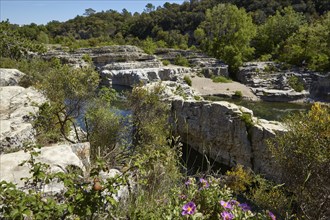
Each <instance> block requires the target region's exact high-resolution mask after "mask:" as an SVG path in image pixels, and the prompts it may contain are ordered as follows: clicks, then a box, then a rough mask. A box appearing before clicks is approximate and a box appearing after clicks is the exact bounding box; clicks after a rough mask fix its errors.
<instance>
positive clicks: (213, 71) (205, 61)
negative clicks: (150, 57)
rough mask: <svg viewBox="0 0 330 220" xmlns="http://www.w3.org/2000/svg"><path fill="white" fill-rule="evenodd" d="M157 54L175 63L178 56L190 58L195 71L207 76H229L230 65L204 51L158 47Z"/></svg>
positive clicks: (160, 57) (189, 60)
mask: <svg viewBox="0 0 330 220" xmlns="http://www.w3.org/2000/svg"><path fill="white" fill-rule="evenodd" d="M155 55H156V56H157V57H158V58H159V59H161V60H168V61H170V62H171V63H174V61H175V58H176V57H178V56H181V57H184V58H186V59H187V60H188V62H189V64H190V66H192V67H193V71H195V72H201V73H202V74H203V75H204V76H205V77H211V76H225V77H228V65H226V64H224V63H223V62H221V61H220V60H218V59H215V58H212V57H209V56H207V55H205V54H204V53H201V52H197V51H194V50H178V49H169V48H160V49H157V50H156V52H155Z"/></svg>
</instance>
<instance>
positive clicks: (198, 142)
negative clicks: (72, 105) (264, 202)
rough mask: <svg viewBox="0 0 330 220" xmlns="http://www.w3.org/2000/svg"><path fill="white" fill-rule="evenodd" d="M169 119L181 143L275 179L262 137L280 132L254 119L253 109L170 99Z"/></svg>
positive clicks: (274, 124)
mask: <svg viewBox="0 0 330 220" xmlns="http://www.w3.org/2000/svg"><path fill="white" fill-rule="evenodd" d="M172 114H173V120H174V121H176V123H175V125H176V131H177V134H178V135H180V136H181V138H182V141H183V142H184V143H187V144H189V145H190V146H191V147H193V148H194V149H196V150H197V151H199V152H200V153H201V154H203V155H207V156H209V157H210V158H212V159H214V160H215V161H218V162H220V163H222V164H225V165H228V166H235V165H236V164H242V165H245V166H248V167H251V168H252V169H253V170H254V171H256V172H259V173H263V174H265V175H266V176H267V177H271V178H273V179H274V178H277V177H278V176H277V174H278V170H277V169H276V167H275V166H274V164H273V161H272V158H271V156H270V155H271V154H270V152H269V149H268V147H267V145H266V139H267V138H270V137H273V136H274V135H275V132H276V131H284V128H283V127H282V125H281V124H280V123H278V122H268V121H266V120H258V119H257V118H255V117H253V112H252V111H251V110H248V109H246V108H244V107H240V106H237V105H235V104H232V103H228V102H224V101H223V102H206V101H201V102H196V101H183V100H174V101H173V102H172Z"/></svg>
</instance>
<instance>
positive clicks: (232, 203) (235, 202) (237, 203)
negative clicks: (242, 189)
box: [229, 199, 239, 206]
mask: <svg viewBox="0 0 330 220" xmlns="http://www.w3.org/2000/svg"><path fill="white" fill-rule="evenodd" d="M229 203H230V205H232V206H235V205H239V202H237V201H236V200H234V199H232V200H230V201H229Z"/></svg>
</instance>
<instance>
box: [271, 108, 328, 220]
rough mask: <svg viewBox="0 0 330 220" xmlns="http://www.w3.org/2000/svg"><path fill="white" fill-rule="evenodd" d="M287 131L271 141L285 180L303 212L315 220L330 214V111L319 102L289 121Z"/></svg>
mask: <svg viewBox="0 0 330 220" xmlns="http://www.w3.org/2000/svg"><path fill="white" fill-rule="evenodd" d="M285 125H286V127H287V129H288V131H287V132H284V133H282V134H279V135H277V136H276V137H275V138H274V139H272V140H271V141H270V146H271V150H272V153H273V155H274V157H275V159H276V161H277V164H278V165H279V167H280V168H281V172H282V174H283V175H282V180H283V181H284V183H285V185H286V186H287V187H288V189H289V190H290V191H291V192H293V193H294V195H295V197H296V199H297V201H298V204H299V209H300V210H301V214H303V215H306V216H307V217H309V218H312V219H321V218H323V217H325V216H328V211H327V210H328V208H327V207H329V205H330V204H329V199H328V197H329V195H330V191H329V187H328V186H329V185H330V182H329V176H330V174H329V169H328V168H329V167H330V149H329V147H330V126H329V125H330V110H329V107H327V106H322V105H321V104H319V103H316V104H314V105H313V107H312V109H311V110H310V112H308V113H300V114H295V115H292V116H291V117H289V118H288V119H287V120H286V121H285Z"/></svg>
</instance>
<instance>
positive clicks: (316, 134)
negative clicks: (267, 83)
mask: <svg viewBox="0 0 330 220" xmlns="http://www.w3.org/2000/svg"><path fill="white" fill-rule="evenodd" d="M293 2H294V3H293ZM219 3H226V4H219ZM230 3H231V4H230ZM291 3H292V4H291ZM306 3H308V4H306ZM290 5H291V6H292V7H287V6H290ZM219 21H221V22H219ZM329 24H330V12H329V4H327V2H326V1H312V0H309V1H307V0H306V1H304V0H301V1H280V2H279V1H273V0H271V1H266V0H260V1H253V2H251V1H236V0H228V1H216V0H204V1H189V2H188V1H185V2H184V3H183V4H182V5H179V4H170V3H165V4H164V6H163V7H159V8H157V9H155V7H154V6H153V5H152V4H148V5H147V7H146V10H145V12H143V13H141V14H139V13H135V14H133V15H132V14H131V13H129V12H128V11H127V10H123V11H122V12H121V13H119V12H116V11H113V10H109V11H103V12H99V13H98V12H96V11H95V10H93V9H86V11H85V14H84V16H77V17H76V18H74V19H72V20H69V21H67V22H58V21H52V22H49V23H48V24H47V25H36V24H31V25H24V26H22V27H19V26H18V25H14V24H10V23H9V22H8V21H6V22H1V23H0V27H1V28H0V53H1V54H0V66H1V67H6V68H17V69H19V70H21V71H23V72H25V73H26V76H25V77H24V78H23V80H22V81H21V82H20V84H21V85H22V86H24V87H28V86H34V87H35V88H37V89H38V90H40V91H41V92H42V93H43V94H45V95H46V96H47V98H48V102H46V103H44V104H42V105H40V106H39V107H40V111H39V112H38V113H37V114H36V115H34V117H35V120H34V124H33V126H34V127H35V129H36V131H37V141H38V144H40V145H47V144H50V143H55V142H58V141H62V140H66V141H69V142H72V143H75V142H83V141H89V142H90V143H91V157H92V158H91V159H92V160H91V164H85V166H87V167H86V168H87V169H86V170H87V171H86V173H81V172H77V171H72V172H70V169H69V168H66V172H62V173H50V170H49V166H48V165H46V164H43V163H40V162H37V160H36V159H37V156H38V155H39V152H38V150H37V149H35V148H34V149H32V147H34V146H29V148H28V149H27V150H29V151H30V158H29V159H28V160H26V161H25V162H24V164H27V165H29V166H30V168H31V174H32V176H31V178H27V179H25V182H26V186H28V187H29V189H28V190H27V191H26V192H23V191H21V189H18V188H17V187H16V186H15V185H13V184H11V183H7V182H5V181H3V182H1V183H0V194H1V196H0V204H1V206H0V218H5V219H27V218H29V219H182V218H186V217H187V218H191V219H198V218H200V219H219V218H224V219H226V218H227V219H231V218H234V217H235V219H248V218H250V219H267V218H273V214H272V212H274V213H275V214H276V215H277V216H278V218H280V219H285V218H287V219H289V218H290V217H291V218H296V217H297V218H301V219H304V218H308V219H326V218H327V217H328V207H329V206H330V204H329V196H330V192H329V187H328V186H329V185H330V182H329V175H330V174H329V167H330V162H329V161H330V154H329V152H330V149H329V146H330V143H329V140H330V138H329V134H330V130H329V124H330V116H329V115H330V111H329V108H328V107H325V106H321V105H320V104H315V105H314V106H313V107H312V110H311V111H310V112H309V113H300V114H294V115H292V116H291V117H289V118H288V119H287V120H286V121H285V123H286V127H287V129H288V131H287V132H284V133H282V134H279V135H277V136H276V137H275V138H274V139H272V140H270V142H269V146H270V149H271V153H272V156H274V158H275V159H276V162H277V164H276V165H277V166H278V167H279V169H280V170H281V172H282V174H283V177H282V178H283V179H282V180H283V184H280V185H276V184H274V183H272V182H270V181H268V180H265V179H263V178H262V177H260V176H258V175H255V174H253V172H251V171H249V170H246V168H243V167H242V166H237V167H236V168H234V169H233V170H232V171H229V172H228V173H227V174H226V176H220V177H219V176H217V174H214V175H211V174H210V173H199V174H196V175H195V176H189V177H188V176H186V175H185V174H184V173H183V172H182V170H185V167H184V164H180V157H181V155H182V152H181V144H180V142H179V138H178V137H173V136H172V130H171V129H172V128H171V125H170V124H169V106H168V105H167V104H166V103H164V102H162V101H160V100H159V97H158V94H160V93H161V92H162V88H161V87H156V88H155V89H154V90H153V91H147V90H145V89H143V88H140V87H135V88H134V89H133V91H132V94H130V96H129V98H128V99H129V105H130V106H131V110H132V116H131V118H123V117H121V116H119V115H118V114H117V112H116V111H117V109H115V108H114V106H113V103H114V102H115V101H116V98H117V94H116V93H115V92H114V91H113V90H111V89H106V88H99V75H98V74H97V72H96V71H95V70H94V69H92V68H81V69H73V68H71V67H69V66H68V65H65V64H62V63H61V62H60V61H59V60H58V59H53V60H50V61H44V60H41V59H36V58H31V57H30V55H29V54H30V53H31V52H34V53H42V52H44V51H45V47H44V46H43V44H47V43H50V44H61V45H62V46H67V47H68V50H73V49H76V48H79V47H94V46H104V45H112V44H133V45H138V46H140V47H142V48H143V49H144V51H145V52H146V53H149V54H153V53H154V52H155V50H156V48H158V47H172V48H180V49H187V48H198V49H201V50H203V51H204V52H206V53H208V54H210V55H212V56H214V57H216V58H219V59H222V60H223V61H225V62H226V63H227V64H229V65H230V71H231V73H233V72H235V71H237V69H238V67H239V66H240V65H241V64H242V62H244V61H247V60H251V59H258V58H260V59H266V60H268V59H271V60H277V59H278V60H280V61H285V62H288V64H292V65H298V66H304V67H307V68H310V69H312V70H317V71H322V72H326V71H329V70H330V65H329V64H330V61H329V57H330V54H329V51H330V50H329V39H330V37H329V33H330V31H329V27H330V25H329ZM26 58H28V59H26ZM83 59H84V60H85V61H86V62H90V61H91V58H90V57H89V56H87V55H86V56H84V57H83ZM166 63H167V64H169V62H167V61H164V65H166ZM174 63H175V64H176V65H181V66H189V62H188V60H187V59H186V58H184V57H182V56H178V57H176V58H175V60H174ZM269 71H272V69H270V70H269ZM184 80H185V81H186V82H187V84H191V83H190V82H191V79H190V78H189V77H185V79H184ZM214 80H215V81H220V82H228V79H226V78H223V77H219V78H218V77H216V78H214ZM289 83H290V86H291V87H292V88H294V89H295V90H297V91H299V90H300V89H301V85H300V83H299V80H298V79H297V78H290V79H289ZM176 94H179V95H182V94H184V93H183V88H182V87H178V88H177V89H176ZM235 95H236V96H241V92H240V91H236V92H235ZM195 99H196V100H198V99H200V97H197V96H196V97H195ZM253 105H255V104H253ZM109 109H111V110H109ZM266 111H267V112H268V110H266ZM240 118H241V120H242V121H243V122H244V123H245V125H246V127H247V129H248V130H249V128H251V127H252V126H253V125H254V122H253V119H252V117H251V115H250V114H248V113H243V114H242V115H241V116H240ZM77 119H80V120H81V121H80V122H81V123H82V124H83V126H84V128H85V129H86V130H85V131H86V132H85V133H82V132H80V131H79V126H78V124H79V123H78V121H77ZM70 131H73V133H74V135H70ZM126 131H128V133H130V132H132V138H131V139H132V140H130V138H127V136H125V135H124V134H126ZM248 135H249V134H248ZM85 159H86V158H85ZM113 167H117V168H118V169H120V170H121V171H122V174H121V175H119V176H116V177H114V178H109V179H106V180H102V179H100V178H99V176H100V172H101V171H106V170H108V169H109V168H113ZM218 177H219V178H218ZM49 181H57V182H60V183H62V184H63V185H64V188H65V193H60V194H58V196H53V195H46V194H44V193H43V186H44V185H45V184H46V183H49ZM96 183H97V184H101V186H102V187H101V188H96V187H95V184H96ZM132 183H134V184H132ZM121 186H127V187H128V189H129V190H128V191H129V192H128V194H127V197H126V198H123V200H116V199H115V197H114V195H116V193H117V192H118V190H119V189H120V187H121ZM228 187H229V188H228ZM105 192H106V193H105ZM237 199H238V200H240V201H239V202H238V201H237ZM242 201H246V202H247V203H249V204H251V208H250V207H249V206H248V205H247V204H246V203H242ZM252 204H253V205H252ZM229 207H231V208H229ZM248 209H251V211H248ZM230 210H231V211H230Z"/></svg>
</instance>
